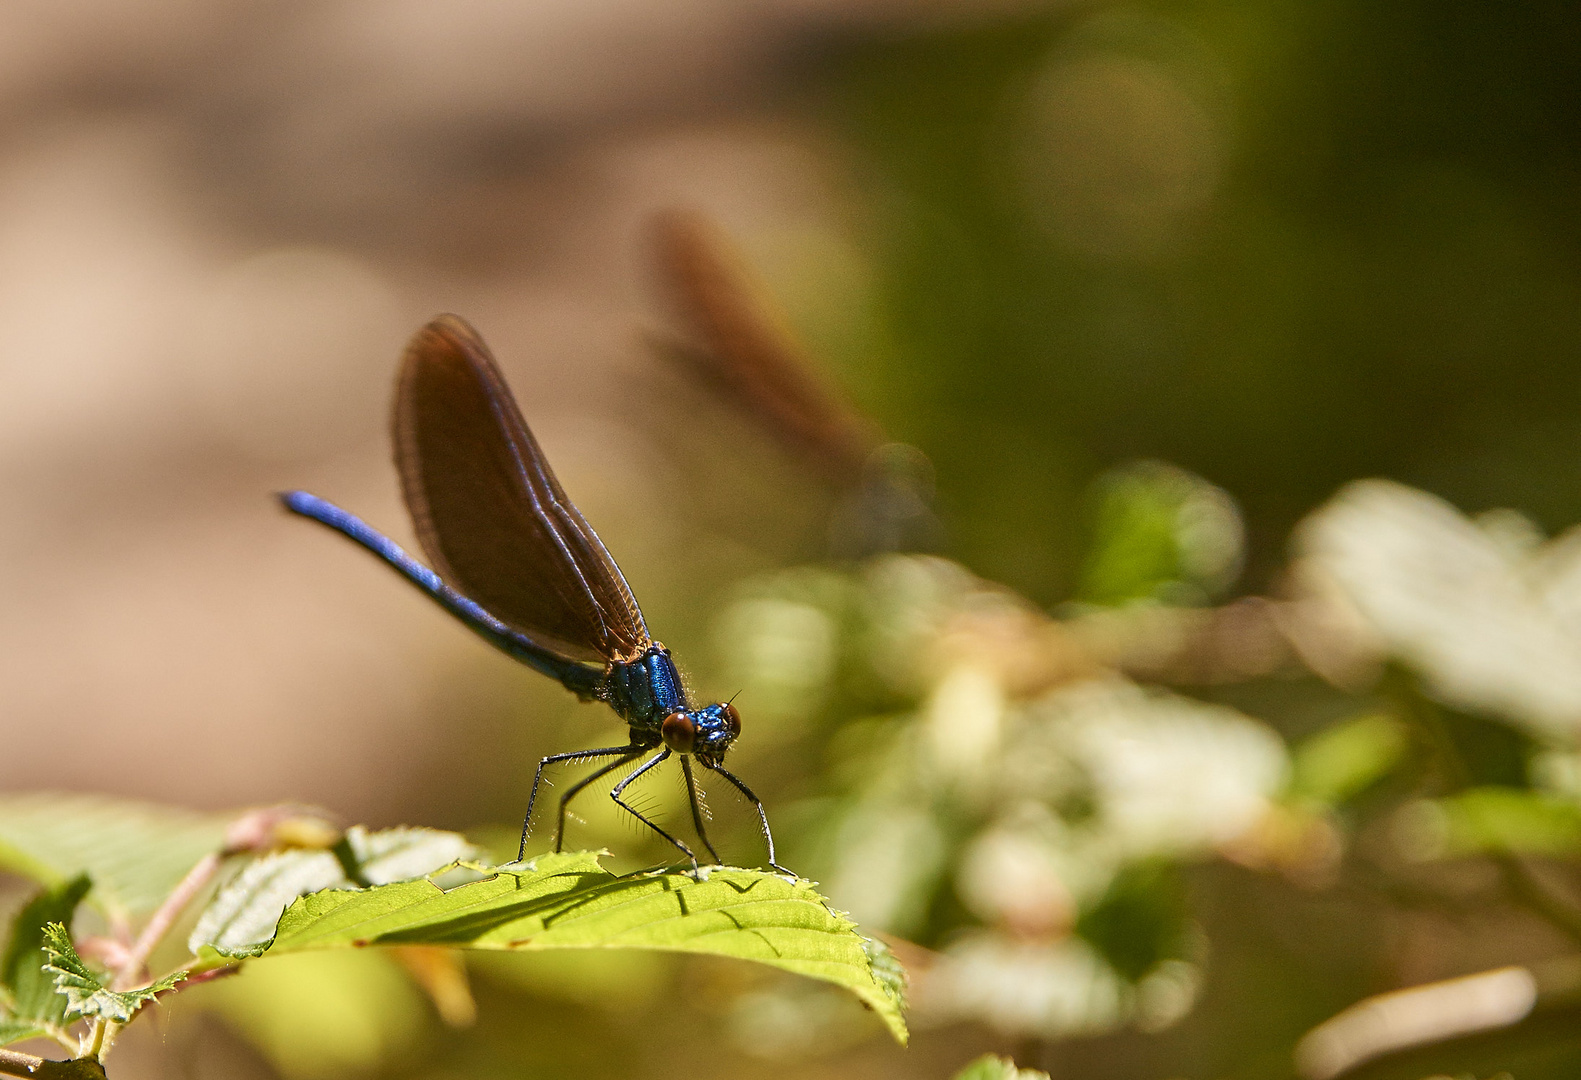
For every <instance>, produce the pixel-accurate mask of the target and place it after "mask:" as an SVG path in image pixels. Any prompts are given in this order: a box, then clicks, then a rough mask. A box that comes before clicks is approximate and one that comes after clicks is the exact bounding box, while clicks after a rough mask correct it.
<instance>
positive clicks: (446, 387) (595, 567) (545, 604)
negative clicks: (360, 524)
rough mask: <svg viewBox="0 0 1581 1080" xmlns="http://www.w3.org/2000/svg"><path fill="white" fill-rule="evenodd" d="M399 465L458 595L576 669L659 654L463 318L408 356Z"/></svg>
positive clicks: (437, 561)
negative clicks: (649, 651)
mask: <svg viewBox="0 0 1581 1080" xmlns="http://www.w3.org/2000/svg"><path fill="white" fill-rule="evenodd" d="M395 457H396V465H397V466H398V467H399V469H400V473H401V486H402V489H403V491H404V493H405V496H406V505H407V507H408V508H409V509H410V510H411V513H412V518H413V521H414V523H415V524H416V526H417V535H418V538H419V539H420V540H421V541H422V545H423V550H424V551H425V552H427V554H428V557H429V559H430V560H432V562H433V564H434V569H435V570H436V571H438V573H439V575H440V576H441V577H443V578H444V579H445V580H446V581H447V582H448V583H449V584H450V585H452V586H453V587H455V588H456V589H459V590H460V591H461V592H463V593H465V594H466V595H467V596H469V597H470V598H471V599H472V600H474V601H476V602H477V603H478V604H480V605H482V606H483V607H484V608H485V609H486V610H487V611H488V612H489V613H490V614H492V615H494V616H495V617H496V618H498V619H500V620H501V621H502V622H504V623H506V624H508V625H510V626H511V627H513V628H515V629H517V630H519V631H521V632H522V633H524V634H526V635H527V636H528V637H530V638H532V639H533V640H535V641H537V642H538V644H540V645H542V646H544V647H546V648H549V649H552V650H554V651H556V652H559V653H561V654H563V655H565V656H567V657H570V658H571V659H576V660H599V661H606V662H607V661H618V660H631V659H634V658H636V657H637V656H638V655H640V654H641V653H642V652H643V650H644V649H646V648H647V647H648V645H649V644H650V642H651V639H650V638H649V636H648V630H647V626H646V625H645V624H644V623H643V619H642V611H641V610H640V609H639V608H638V607H637V601H636V598H635V597H633V596H632V594H631V589H630V587H629V586H627V584H626V579H625V577H624V576H623V575H622V574H621V572H620V567H619V566H617V565H616V564H615V560H614V559H613V558H611V557H610V554H609V552H608V551H607V550H606V549H605V548H604V545H603V543H602V542H601V541H600V540H599V538H598V534H597V533H595V532H594V531H593V529H592V527H591V526H590V525H588V523H587V519H585V518H584V517H583V516H582V514H581V512H580V511H578V510H577V508H576V506H575V505H574V504H572V502H571V500H570V499H568V498H566V494H565V492H564V491H563V490H562V489H561V487H560V483H559V481H558V480H556V479H555V475H554V472H553V470H551V469H550V468H549V463H548V461H546V460H545V459H544V455H543V451H542V450H541V449H540V448H539V446H538V441H537V440H536V439H534V438H533V436H532V432H531V431H530V430H528V428H527V423H526V421H525V420H523V419H522V415H521V410H520V409H518V408H517V406H516V401H515V399H514V398H512V397H511V393H510V390H509V389H508V388H507V387H506V385H505V381H504V379H502V378H501V377H500V373H499V369H498V368H497V367H496V366H495V364H494V360H493V358H492V357H491V356H490V354H489V351H488V347H487V346H486V345H484V344H483V341H482V339H481V338H480V337H479V336H478V334H477V332H476V331H475V330H473V329H472V327H470V326H469V325H467V323H466V322H464V321H463V320H461V319H459V318H457V317H456V316H454V315H442V316H440V317H439V318H437V319H435V320H434V321H433V322H431V323H429V324H428V325H427V326H425V327H424V328H423V329H422V330H420V331H418V333H417V336H416V337H414V338H413V339H412V342H411V344H410V345H409V346H408V347H407V350H406V357H405V360H404V361H403V363H402V367H401V379H400V385H399V387H398V389H397V392H396V400H395Z"/></svg>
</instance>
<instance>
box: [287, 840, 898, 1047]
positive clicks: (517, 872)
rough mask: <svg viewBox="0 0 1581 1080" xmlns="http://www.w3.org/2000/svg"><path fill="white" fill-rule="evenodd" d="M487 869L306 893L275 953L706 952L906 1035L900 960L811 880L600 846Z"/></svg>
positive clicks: (290, 913) (291, 914) (290, 912)
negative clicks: (609, 860) (832, 991)
mask: <svg viewBox="0 0 1581 1080" xmlns="http://www.w3.org/2000/svg"><path fill="white" fill-rule="evenodd" d="M488 873H489V876H488V877H486V878H484V879H483V880H480V881H473V882H469V883H467V884H463V885H458V886H456V887H454V888H451V889H448V890H446V889H442V888H440V887H439V886H438V885H435V884H434V883H433V882H431V881H428V880H419V881H411V882H405V883H400V884H394V885H382V886H377V887H374V888H371V889H358V890H350V889H331V890H326V891H323V892H317V893H314V894H312V895H310V896H305V897H302V898H301V899H299V900H297V901H296V902H295V903H293V904H292V905H291V906H290V907H289V908H288V909H287V910H286V913H285V915H284V916H283V917H282V918H281V919H280V925H279V930H278V933H277V934H276V937H275V939H274V941H273V943H272V944H271V946H270V948H269V951H268V953H267V954H266V955H267V956H272V955H276V954H280V953H290V952H297V951H300V950H305V949H326V948H346V947H361V946H368V945H448V946H452V947H463V948H474V949H502V950H516V951H537V950H541V949H573V948H581V949H587V948H633V949H660V950H667V951H673V952H692V953H708V954H713V955H718V956H730V957H735V958H738V959H743V960H756V961H758V962H759V963H763V964H768V965H770V966H772V967H777V968H782V969H784V970H786V971H792V972H795V973H797V974H801V975H806V976H809V977H811V978H815V979H822V980H824V981H826V982H831V983H834V984H836V985H839V986H842V987H844V988H845V989H847V990H850V991H851V992H852V993H854V994H856V995H857V997H858V998H860V999H861V1000H862V1001H863V1002H865V1003H866V1004H867V1005H869V1006H870V1007H871V1008H872V1009H873V1010H874V1011H875V1012H877V1013H878V1014H879V1016H880V1017H881V1018H882V1019H883V1021H884V1022H885V1024H886V1025H888V1027H889V1030H890V1032H891V1033H892V1034H893V1035H894V1036H895V1037H896V1038H897V1039H900V1040H904V1039H905V1037H906V1027H905V1022H904V1019H903V1012H904V1002H903V1000H902V997H901V990H900V981H901V980H900V975H899V972H898V967H897V965H895V964H894V962H893V960H892V959H891V958H889V957H888V954H887V951H886V950H883V949H882V947H881V946H875V945H874V944H872V943H870V942H868V941H867V939H865V938H864V937H863V936H862V935H861V934H860V933H858V932H857V929H856V926H855V924H853V923H852V922H851V921H850V920H849V919H847V918H846V917H845V916H843V915H841V914H839V913H838V912H836V911H834V910H832V909H831V908H830V907H829V906H828V904H827V903H826V902H825V901H824V899H823V897H821V896H820V895H819V894H818V893H817V892H816V891H815V890H814V888H813V887H812V885H810V884H809V883H807V882H803V881H795V882H792V881H787V880H785V879H784V878H782V877H779V876H777V875H774V874H766V873H762V872H759V871H755V870H738V869H731V868H718V869H714V870H712V871H711V872H710V873H709V874H708V875H707V876H706V878H705V879H704V880H701V881H698V880H694V879H693V878H692V877H691V876H690V875H688V874H684V873H680V872H667V873H644V874H635V875H630V876H626V877H616V876H614V875H613V874H611V873H610V872H609V871H607V870H605V869H604V868H603V867H602V866H601V865H600V864H599V856H598V855H597V854H595V853H592V852H574V853H565V854H555V855H546V856H542V857H540V858H539V859H537V860H535V861H534V862H530V863H527V864H525V865H524V866H523V867H522V868H521V869H516V868H510V869H502V868H491V869H490V870H489V871H488ZM875 968H876V969H877V970H876V971H875Z"/></svg>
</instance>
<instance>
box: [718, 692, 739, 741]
mask: <svg viewBox="0 0 1581 1080" xmlns="http://www.w3.org/2000/svg"><path fill="white" fill-rule="evenodd" d="M721 710H722V711H723V712H724V714H725V723H727V724H729V725H730V737H731V738H732V739H733V738H735V737H736V736H737V735H740V734H741V714H740V713H738V712H736V707H735V706H734V705H732V704H730V702H728V701H727V702H725V703H724V705H723V706H721Z"/></svg>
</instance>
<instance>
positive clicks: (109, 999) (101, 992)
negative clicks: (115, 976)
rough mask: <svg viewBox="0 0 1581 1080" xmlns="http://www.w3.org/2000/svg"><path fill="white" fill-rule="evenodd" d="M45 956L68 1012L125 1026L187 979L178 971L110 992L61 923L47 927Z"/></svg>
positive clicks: (48, 969) (184, 974)
mask: <svg viewBox="0 0 1581 1080" xmlns="http://www.w3.org/2000/svg"><path fill="white" fill-rule="evenodd" d="M44 952H45V954H46V955H47V956H48V957H49V962H48V963H47V964H45V965H44V970H45V971H46V972H48V973H49V974H51V975H53V976H54V978H55V987H56V989H57V990H58V991H59V992H60V993H61V994H64V995H65V997H66V1004H67V1008H68V1011H69V1012H73V1013H78V1014H80V1015H82V1016H99V1017H103V1018H104V1019H106V1020H114V1021H116V1022H117V1023H121V1024H124V1023H126V1022H127V1021H128V1020H130V1019H131V1018H132V1017H133V1015H135V1014H136V1012H137V1010H138V1009H141V1008H142V1007H143V1006H144V1005H146V1004H148V1003H149V1002H150V1001H153V1000H154V998H155V996H157V995H158V994H160V993H162V992H164V991H166V990H169V989H170V988H171V987H173V986H175V985H176V984H177V983H178V982H180V981H181V980H182V979H185V978H186V977H187V973H186V972H185V971H177V972H174V973H173V974H170V975H166V976H165V977H164V978H162V979H159V980H158V981H156V982H154V983H152V984H151V985H149V986H143V987H139V988H137V989H135V990H111V989H110V988H109V987H107V986H105V985H104V983H103V982H101V981H100V980H99V977H98V976H97V975H95V974H94V973H93V972H92V971H91V970H89V968H88V966H87V965H86V964H84V963H83V962H82V958H81V957H80V956H78V955H77V950H76V949H75V948H74V947H73V946H72V944H71V935H70V934H69V933H67V932H66V928H65V927H64V926H62V925H61V924H60V923H50V924H49V925H48V926H46V927H44Z"/></svg>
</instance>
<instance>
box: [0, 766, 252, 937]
mask: <svg viewBox="0 0 1581 1080" xmlns="http://www.w3.org/2000/svg"><path fill="white" fill-rule="evenodd" d="M227 820H228V819H227V818H226V817H225V816H222V815H219V814H198V813H194V812H192V811H189V810H181V809H177V808H175V807H169V806H158V805H154V804H151V803H141V802H132V801H129V800H121V799H110V798H105V797H102V796H97V795H62V794H56V793H49V792H39V793H30V794H24V795H4V796H0V870H9V871H11V872H13V873H17V874H21V875H22V876H24V877H29V878H32V879H33V880H34V881H37V882H40V883H41V884H44V885H58V884H61V883H63V882H66V881H69V880H70V879H72V878H74V877H76V876H77V875H78V874H82V873H86V874H88V875H89V876H90V877H92V878H93V885H94V887H93V891H92V892H91V893H90V894H89V896H88V903H90V904H92V905H94V906H95V907H98V908H99V909H101V910H103V911H106V912H108V913H111V914H115V915H120V916H123V917H128V916H137V915H145V914H148V913H149V912H152V911H153V910H154V909H155V908H157V907H158V906H159V903H160V901H162V900H163V899H164V898H165V896H166V895H167V894H168V893H169V892H170V890H171V889H172V888H174V887H175V886H176V884H177V883H178V882H179V881H180V880H181V879H182V877H183V876H185V874H186V873H187V871H188V870H190V869H191V868H192V866H193V864H194V863H196V862H197V861H198V860H199V859H201V858H202V857H203V856H204V855H207V854H208V853H210V852H212V851H216V850H218V849H219V848H220V846H221V845H222V844H223V843H224V838H225V827H226V824H227Z"/></svg>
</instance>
